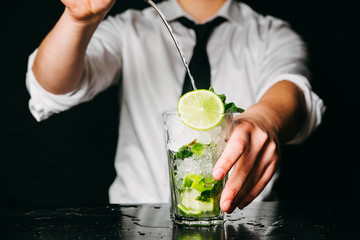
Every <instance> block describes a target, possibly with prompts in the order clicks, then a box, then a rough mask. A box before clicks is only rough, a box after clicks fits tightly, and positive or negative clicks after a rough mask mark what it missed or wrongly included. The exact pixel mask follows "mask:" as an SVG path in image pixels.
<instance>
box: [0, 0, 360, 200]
mask: <svg viewBox="0 0 360 240" xmlns="http://www.w3.org/2000/svg"><path fill="white" fill-rule="evenodd" d="M245 2H246V3H248V4H249V5H250V6H252V7H253V8H254V9H255V10H257V11H259V12H260V13H262V14H265V15H267V14H270V15H273V16H276V17H279V18H282V19H284V20H286V21H288V22H289V23H290V24H291V26H292V27H293V29H294V30H295V31H297V32H298V33H299V34H300V35H301V36H302V37H303V39H304V40H305V42H306V43H307V44H308V49H309V53H310V59H309V66H310V70H311V72H312V85H313V89H314V91H315V92H316V93H317V94H318V95H319V96H320V97H321V98H322V99H323V100H324V102H325V104H326V106H327V111H326V113H325V115H324V119H323V123H322V125H321V126H320V127H319V128H318V129H317V130H316V131H315V132H314V134H313V135H312V136H311V137H310V138H309V139H308V140H307V141H306V142H305V143H303V144H301V145H297V146H284V148H283V158H282V159H283V161H282V168H283V171H282V175H281V182H280V184H279V185H278V190H279V193H280V196H281V200H287V201H332V202H334V203H339V202H345V201H358V200H360V197H359V194H358V193H357V191H358V190H359V183H360V181H359V179H358V172H359V167H358V165H359V164H358V162H359V160H360V157H359V156H358V154H357V152H358V151H357V147H358V145H359V144H358V143H359V139H358V138H359V131H358V125H359V124H358V115H359V113H358V108H359V101H358V90H357V88H358V86H359V74H358V69H359V66H360V65H359V63H360V62H359V52H360V51H359V43H360V39H359V33H358V32H359V29H360V27H359V26H358V24H359V23H360V21H359V20H358V15H359V7H358V4H356V2H357V1H351V0H345V1H344V0H343V1H340V2H336V1H333V0H331V1H324V0H320V1H319V0H318V1H313V0H312V1H310V0H293V1H288V0H247V1H245ZM145 6H147V4H146V3H145V2H143V1H142V0H134V1H119V0H118V1H117V2H116V4H115V6H114V7H113V9H112V10H111V12H110V14H116V13H119V12H122V11H124V10H126V9H127V8H129V7H132V8H138V9H140V8H143V7H145ZM1 10H2V11H1V14H0V17H1V22H0V24H1V28H0V34H1V35H0V41H1V42H0V43H1V44H0V47H1V52H0V81H1V85H0V88H1V91H0V104H1V111H0V206H11V205H13V206H26V205H69V204H72V205H74V204H79V205H94V204H101V203H106V202H107V201H108V196H107V191H108V187H109V185H110V184H111V182H112V181H113V179H114V177H115V171H114V167H113V164H114V155H115V148H116V142H117V137H118V135H117V132H118V111H119V110H118V107H119V106H118V104H117V97H118V96H117V86H115V87H112V88H110V89H108V90H107V91H105V92H103V93H101V94H99V95H98V96H97V97H95V99H93V100H92V101H91V102H87V103H84V104H81V105H79V106H76V107H74V108H72V109H70V110H68V111H66V112H64V113H61V114H59V115H54V116H52V117H51V118H50V119H48V120H46V121H43V122H40V123H37V122H36V121H35V119H34V118H33V117H32V116H31V114H30V112H29V110H28V100H29V95H28V93H27V91H26V88H25V74H26V68H27V60H28V56H29V55H30V53H31V52H33V51H34V49H35V48H36V47H37V46H38V45H39V44H40V43H41V41H42V39H43V38H44V37H45V36H46V34H47V33H48V32H49V31H50V30H51V28H52V27H53V26H54V24H55V23H56V21H57V20H58V18H59V17H60V15H61V14H62V12H63V5H62V3H61V2H60V1H59V0H34V1H6V3H5V5H4V3H2V5H1ZM174 51H175V48H174ZM139 167H141V166H139Z"/></svg>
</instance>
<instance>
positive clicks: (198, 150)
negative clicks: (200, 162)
mask: <svg viewBox="0 0 360 240" xmlns="http://www.w3.org/2000/svg"><path fill="white" fill-rule="evenodd" d="M191 151H192V152H193V153H194V154H195V155H197V156H201V155H202V154H203V153H204V145H203V144H201V143H194V145H192V147H191Z"/></svg>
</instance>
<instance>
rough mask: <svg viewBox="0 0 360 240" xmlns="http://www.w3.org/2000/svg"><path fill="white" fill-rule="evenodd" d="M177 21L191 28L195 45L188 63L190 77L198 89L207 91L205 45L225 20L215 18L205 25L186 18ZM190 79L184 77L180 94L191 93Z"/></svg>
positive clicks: (207, 69) (207, 61) (208, 74)
mask: <svg viewBox="0 0 360 240" xmlns="http://www.w3.org/2000/svg"><path fill="white" fill-rule="evenodd" d="M178 21H179V22H180V23H181V24H183V25H184V26H185V27H187V28H192V29H194V31H195V34H196V44H195V47H194V50H193V56H192V58H191V60H190V63H189V68H190V72H191V75H192V76H193V78H194V80H195V84H196V87H197V88H198V89H209V87H210V77H211V75H210V63H209V59H208V55H207V52H206V45H207V42H208V39H209V37H210V34H211V33H212V31H213V30H214V28H215V27H216V26H218V25H220V24H221V23H223V22H224V21H225V18H222V17H217V18H215V19H214V20H212V21H210V22H207V23H205V24H201V25H197V24H195V23H194V22H192V21H191V20H189V19H187V18H186V17H180V18H179V19H178ZM192 90H193V87H192V85H191V81H190V77H189V75H188V74H186V75H185V80H184V85H183V90H182V94H184V93H186V92H189V91H192Z"/></svg>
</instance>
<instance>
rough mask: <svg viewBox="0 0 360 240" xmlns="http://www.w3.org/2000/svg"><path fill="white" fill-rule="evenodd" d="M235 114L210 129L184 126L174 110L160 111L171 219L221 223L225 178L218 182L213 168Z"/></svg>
mask: <svg viewBox="0 0 360 240" xmlns="http://www.w3.org/2000/svg"><path fill="white" fill-rule="evenodd" d="M235 115H236V114H232V113H229V114H227V113H226V114H224V118H223V120H222V122H221V123H220V124H219V125H218V126H216V127H214V128H211V129H209V130H205V131H198V130H195V129H192V128H190V127H188V126H186V125H185V124H184V123H183V122H182V121H181V119H180V117H179V116H178V113H177V112H166V113H164V114H163V120H164V127H165V133H166V134H165V137H166V145H167V150H168V160H169V174H170V187H171V218H172V220H173V221H174V222H175V223H178V224H184V225H199V226H203V225H216V224H222V223H223V222H224V213H223V212H222V211H221V209H220V204H219V203H220V196H221V192H222V190H223V188H224V185H225V181H226V178H225V179H223V180H221V181H217V180H215V179H214V178H213V177H212V169H213V167H214V165H215V163H216V161H217V160H218V158H219V157H220V155H221V153H222V151H223V150H224V148H225V146H226V142H227V139H228V138H229V136H230V133H231V126H232V125H231V123H232V120H233V117H234V116H235Z"/></svg>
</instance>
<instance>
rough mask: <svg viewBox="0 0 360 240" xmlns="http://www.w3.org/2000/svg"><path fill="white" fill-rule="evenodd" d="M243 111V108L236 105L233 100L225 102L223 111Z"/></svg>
mask: <svg viewBox="0 0 360 240" xmlns="http://www.w3.org/2000/svg"><path fill="white" fill-rule="evenodd" d="M244 111H245V110H244V109H242V108H239V107H237V106H236V105H235V103H233V102H231V103H227V104H225V113H242V112H244Z"/></svg>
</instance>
